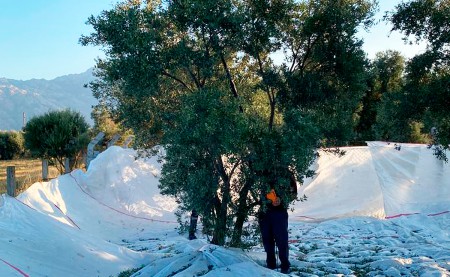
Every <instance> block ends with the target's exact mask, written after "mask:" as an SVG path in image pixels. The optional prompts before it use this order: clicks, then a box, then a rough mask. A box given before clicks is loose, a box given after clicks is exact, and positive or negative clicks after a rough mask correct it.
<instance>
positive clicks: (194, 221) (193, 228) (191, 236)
mask: <svg viewBox="0 0 450 277" xmlns="http://www.w3.org/2000/svg"><path fill="white" fill-rule="evenodd" d="M197 221H198V214H197V211H196V210H192V212H191V222H190V225H189V237H188V238H189V240H193V239H197V237H196V236H195V231H196V230H197Z"/></svg>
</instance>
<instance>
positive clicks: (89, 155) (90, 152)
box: [86, 132, 105, 168]
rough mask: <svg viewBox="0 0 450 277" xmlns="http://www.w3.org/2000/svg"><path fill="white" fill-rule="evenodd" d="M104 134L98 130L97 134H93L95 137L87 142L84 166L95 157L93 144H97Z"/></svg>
mask: <svg viewBox="0 0 450 277" xmlns="http://www.w3.org/2000/svg"><path fill="white" fill-rule="evenodd" d="M104 136H105V134H104V133H103V132H100V133H98V134H97V136H95V138H94V139H93V140H91V142H89V145H88V148H87V156H86V168H88V167H89V164H90V163H91V161H92V160H93V159H94V158H95V156H96V154H97V153H96V151H95V150H94V148H95V145H97V144H98V143H99V142H100V141H101V140H102V139H103V137H104Z"/></svg>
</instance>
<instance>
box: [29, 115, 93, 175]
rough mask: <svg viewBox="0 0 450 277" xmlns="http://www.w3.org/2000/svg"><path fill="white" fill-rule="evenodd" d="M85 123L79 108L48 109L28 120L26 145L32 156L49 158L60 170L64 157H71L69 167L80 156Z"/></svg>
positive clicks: (84, 140)
mask: <svg viewBox="0 0 450 277" xmlns="http://www.w3.org/2000/svg"><path fill="white" fill-rule="evenodd" d="M88 127H89V126H88V124H87V123H86V120H85V119H84V117H83V116H82V115H81V114H80V113H78V112H74V111H71V110H62V111H50V112H48V113H46V114H44V115H41V116H37V117H34V118H32V119H31V120H30V121H29V122H28V123H27V125H26V126H25V128H24V138H25V147H26V149H28V150H29V151H30V153H31V154H32V155H33V156H35V157H39V158H43V159H48V160H50V161H51V162H52V163H53V164H54V165H55V166H56V167H57V168H58V170H59V171H60V172H61V173H63V172H64V160H65V158H69V159H71V164H70V169H73V167H74V166H75V165H76V164H77V163H78V162H79V160H81V150H82V149H84V148H85V147H86V146H87V144H88V143H89V137H88V133H87V131H88Z"/></svg>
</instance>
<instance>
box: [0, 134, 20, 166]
mask: <svg viewBox="0 0 450 277" xmlns="http://www.w3.org/2000/svg"><path fill="white" fill-rule="evenodd" d="M23 154H24V138H23V133H22V132H17V131H0V160H12V159H15V158H18V157H20V156H22V155H23Z"/></svg>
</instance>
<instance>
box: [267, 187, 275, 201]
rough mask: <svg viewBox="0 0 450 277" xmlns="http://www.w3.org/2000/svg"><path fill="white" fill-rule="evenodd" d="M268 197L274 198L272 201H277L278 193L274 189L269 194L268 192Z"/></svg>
mask: <svg viewBox="0 0 450 277" xmlns="http://www.w3.org/2000/svg"><path fill="white" fill-rule="evenodd" d="M266 197H267V199H269V200H272V202H275V201H276V200H277V194H276V193H275V191H274V190H273V189H272V190H271V191H270V192H269V193H268V194H266Z"/></svg>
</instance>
